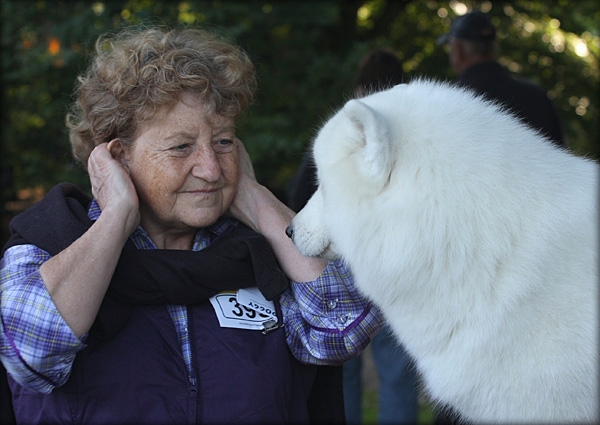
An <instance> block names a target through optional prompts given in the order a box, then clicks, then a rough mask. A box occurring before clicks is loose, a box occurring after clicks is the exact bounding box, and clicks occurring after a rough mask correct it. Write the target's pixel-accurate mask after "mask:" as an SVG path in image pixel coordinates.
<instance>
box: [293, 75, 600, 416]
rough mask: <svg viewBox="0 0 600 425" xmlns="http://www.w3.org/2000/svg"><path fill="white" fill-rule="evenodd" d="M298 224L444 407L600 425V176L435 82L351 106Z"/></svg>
mask: <svg viewBox="0 0 600 425" xmlns="http://www.w3.org/2000/svg"><path fill="white" fill-rule="evenodd" d="M313 155H314V159H315V163H316V166H317V175H318V182H319V188H318V190H317V191H316V192H315V194H314V196H313V197H312V198H311V199H310V201H309V202H308V204H307V205H306V207H305V208H304V209H303V210H302V211H300V213H298V215H297V216H296V217H295V218H294V219H293V221H292V224H291V225H290V227H289V228H288V234H290V235H291V237H292V239H293V241H294V243H295V245H296V246H297V247H298V249H299V250H300V251H301V252H302V253H303V254H304V255H308V256H323V257H329V258H332V257H341V258H342V259H343V260H345V261H346V262H347V264H349V266H350V267H351V269H352V271H353V273H354V275H355V278H356V284H357V286H358V288H359V289H360V290H361V291H362V292H363V293H364V294H365V295H366V296H367V297H368V298H370V299H371V300H372V301H373V302H374V303H375V304H376V305H378V306H379V307H380V309H381V310H382V311H383V313H384V315H385V317H386V320H387V321H388V323H389V324H390V325H391V326H392V328H393V329H394V330H395V333H396V336H397V338H398V340H399V341H401V342H402V344H404V346H405V347H406V349H407V350H408V351H409V353H410V354H411V355H412V356H413V357H414V359H415V360H416V363H417V367H418V369H419V371H420V372H421V374H422V376H423V379H424V383H425V387H426V389H427V390H428V393H429V395H430V397H431V398H432V399H433V400H434V401H437V402H440V403H442V404H444V405H446V404H448V405H451V406H453V407H454V408H455V409H456V410H457V411H458V412H460V414H461V415H462V416H463V417H464V418H466V419H468V420H472V421H475V422H476V423H481V422H499V423H515V422H535V423H547V422H556V423H561V424H562V423H566V422H577V423H582V422H592V423H597V422H598V420H599V416H598V398H599V394H598V360H599V358H598V348H599V347H598V342H599V341H598V326H599V322H598V285H599V273H598V266H599V263H598V262H599V255H598V242H599V240H598V232H599V222H598V199H597V195H598V193H599V182H598V180H599V175H600V171H599V166H598V164H597V163H596V162H594V161H591V160H587V159H583V158H581V157H577V156H575V155H572V154H570V153H569V152H568V151H566V150H564V149H561V148H558V147H556V146H554V145H553V144H552V143H551V142H549V141H548V140H546V139H544V138H543V137H541V136H540V135H539V134H538V133H537V132H535V131H533V130H531V129H529V128H528V127H526V126H524V125H522V124H521V123H520V122H519V121H518V120H517V119H516V118H514V117H513V116H511V115H509V114H508V113H506V112H505V111H503V110H502V109H501V108H499V107H498V106H496V105H494V104H492V103H489V102H486V101H484V100H482V99H481V98H478V97H476V96H474V95H473V94H472V93H471V92H469V91H467V90H464V89H459V88H455V87H452V86H450V85H447V84H444V83H436V82H431V81H425V80H419V81H415V82H413V83H411V84H405V85H399V86H396V87H394V88H393V89H390V90H387V91H384V92H379V93H376V94H372V95H370V96H367V97H365V98H362V99H360V100H356V99H355V100H350V101H349V102H348V103H347V104H346V105H345V106H344V107H343V108H342V109H341V110H340V111H339V112H338V113H337V114H335V115H334V116H333V117H332V118H331V119H330V120H329V121H328V122H327V123H326V124H325V125H324V126H323V128H322V129H321V131H320V132H319V134H318V136H317V138H316V140H315V143H314V148H313Z"/></svg>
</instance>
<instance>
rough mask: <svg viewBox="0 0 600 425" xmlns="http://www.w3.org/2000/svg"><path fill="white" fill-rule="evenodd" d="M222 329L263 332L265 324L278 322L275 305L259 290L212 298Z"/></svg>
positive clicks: (243, 290) (233, 292) (230, 292)
mask: <svg viewBox="0 0 600 425" xmlns="http://www.w3.org/2000/svg"><path fill="white" fill-rule="evenodd" d="M210 302H211V304H212V306H213V308H214V310H215V313H216V315H217V318H218V320H219V324H220V325H221V327H222V328H237V329H249V330H261V331H262V330H263V329H264V327H263V323H265V322H266V321H268V320H275V321H277V314H276V312H275V304H274V303H273V302H272V301H268V300H267V299H265V298H264V297H263V296H262V294H261V293H260V291H259V290H258V288H248V289H240V290H238V291H225V292H221V293H219V294H217V295H215V296H214V297H212V298H210Z"/></svg>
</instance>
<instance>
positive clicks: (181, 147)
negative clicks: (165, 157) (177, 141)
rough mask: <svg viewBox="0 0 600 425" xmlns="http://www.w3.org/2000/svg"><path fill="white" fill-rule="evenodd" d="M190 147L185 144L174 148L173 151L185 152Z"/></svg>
mask: <svg viewBox="0 0 600 425" xmlns="http://www.w3.org/2000/svg"><path fill="white" fill-rule="evenodd" d="M189 147H190V144H189V143H183V144H181V145H177V146H173V147H172V148H171V149H172V150H174V151H184V150H186V149H187V148H189Z"/></svg>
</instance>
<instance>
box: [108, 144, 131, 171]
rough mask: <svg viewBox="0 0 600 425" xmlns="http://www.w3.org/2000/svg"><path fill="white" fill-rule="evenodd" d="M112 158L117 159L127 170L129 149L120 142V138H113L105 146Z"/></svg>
mask: <svg viewBox="0 0 600 425" xmlns="http://www.w3.org/2000/svg"><path fill="white" fill-rule="evenodd" d="M106 148H107V149H108V151H109V152H110V154H111V155H112V157H113V158H114V159H116V160H117V161H119V162H120V163H121V165H122V166H123V167H125V169H126V170H127V171H129V149H128V148H127V147H126V146H125V145H124V144H123V143H121V140H120V139H113V140H111V141H110V142H108V145H107V146H106Z"/></svg>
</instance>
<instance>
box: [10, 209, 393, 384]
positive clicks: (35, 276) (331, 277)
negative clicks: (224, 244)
mask: <svg viewBox="0 0 600 425" xmlns="http://www.w3.org/2000/svg"><path fill="white" fill-rule="evenodd" d="M88 215H89V217H90V218H91V219H92V220H96V219H97V218H98V217H99V216H100V208H99V207H98V204H97V203H96V201H95V200H94V201H93V202H92V205H91V207H90V210H89V212H88ZM233 225H235V224H234V222H233V221H232V220H230V219H221V220H220V221H218V222H217V223H216V224H215V225H214V226H212V227H211V230H212V231H214V232H216V233H217V234H220V233H222V232H223V231H225V230H226V229H227V228H229V227H230V226H233ZM131 239H132V240H133V242H134V243H135V245H136V246H137V248H138V249H156V246H155V245H154V243H153V242H152V240H150V238H149V237H148V235H147V234H146V232H145V231H144V230H143V229H142V228H138V229H137V230H136V231H135V232H134V233H133V234H132V236H131ZM208 244H209V235H208V231H207V230H206V229H200V230H199V231H198V233H197V235H196V238H195V242H194V246H193V249H194V250H196V251H197V250H202V249H204V248H206V246H208ZM49 258H50V255H49V254H48V253H46V252H45V251H43V250H41V249H39V248H37V247H36V246H33V245H17V246H13V247H11V248H9V249H8V250H7V251H6V252H5V254H4V257H3V258H2V260H1V263H0V269H1V270H0V359H1V360H2V363H3V364H4V366H5V367H6V369H7V370H8V372H9V373H10V375H11V376H12V377H13V378H14V379H15V380H16V381H17V382H19V383H20V384H21V385H23V386H26V387H28V388H31V389H34V390H37V391H40V392H44V393H48V392H50V391H52V389H53V388H54V387H56V386H60V385H63V384H64V383H65V382H66V381H67V379H68V377H69V374H70V371H71V367H72V364H73V360H74V359H75V355H76V354H77V352H78V351H80V350H82V349H84V348H85V347H86V344H85V336H84V337H83V338H81V339H79V338H77V337H76V336H75V335H74V334H73V332H72V331H71V328H69V326H68V325H67V324H66V322H65V321H64V320H63V319H62V317H61V315H60V314H59V312H58V310H57V309H56V307H55V305H54V303H53V302H52V299H51V298H50V295H49V294H48V291H47V290H46V287H45V285H44V282H43V281H42V278H41V276H40V272H39V269H40V266H41V265H42V264H43V263H44V262H45V261H47V260H48V259H49ZM280 304H281V309H282V314H283V321H284V323H285V330H286V339H287V343H288V345H289V347H290V350H291V351H292V353H293V354H294V356H295V357H296V358H297V359H298V360H300V361H302V362H304V363H309V364H319V365H336V364H341V363H343V362H344V361H346V360H348V359H350V358H352V357H354V356H356V355H357V354H358V353H360V351H362V350H363V349H364V348H365V347H366V346H367V344H368V343H369V341H370V339H371V338H372V337H373V336H374V335H375V334H376V333H377V332H378V331H379V329H380V328H381V326H382V325H383V318H382V315H381V313H380V312H379V310H377V309H376V308H375V307H373V306H371V304H370V303H369V302H367V301H366V300H365V299H364V298H363V297H362V296H361V295H360V294H359V293H358V291H357V290H356V288H355V286H354V280H353V277H352V274H351V273H350V272H349V271H348V269H347V268H346V266H345V265H344V264H343V263H342V262H340V261H332V262H329V264H328V265H327V268H326V269H325V270H324V271H323V273H322V274H321V276H319V278H317V280H315V281H313V282H303V283H300V282H294V281H292V282H291V285H290V287H289V288H288V289H287V290H286V291H285V292H284V293H283V294H282V296H281V299H280ZM167 308H168V310H169V313H170V315H171V317H172V319H173V322H174V324H175V328H176V331H177V335H178V338H179V342H180V344H181V347H182V352H183V353H184V359H185V362H186V365H187V367H188V371H190V373H191V364H192V361H191V350H190V344H189V336H188V332H187V311H186V308H185V307H184V306H178V305H169V306H167Z"/></svg>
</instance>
